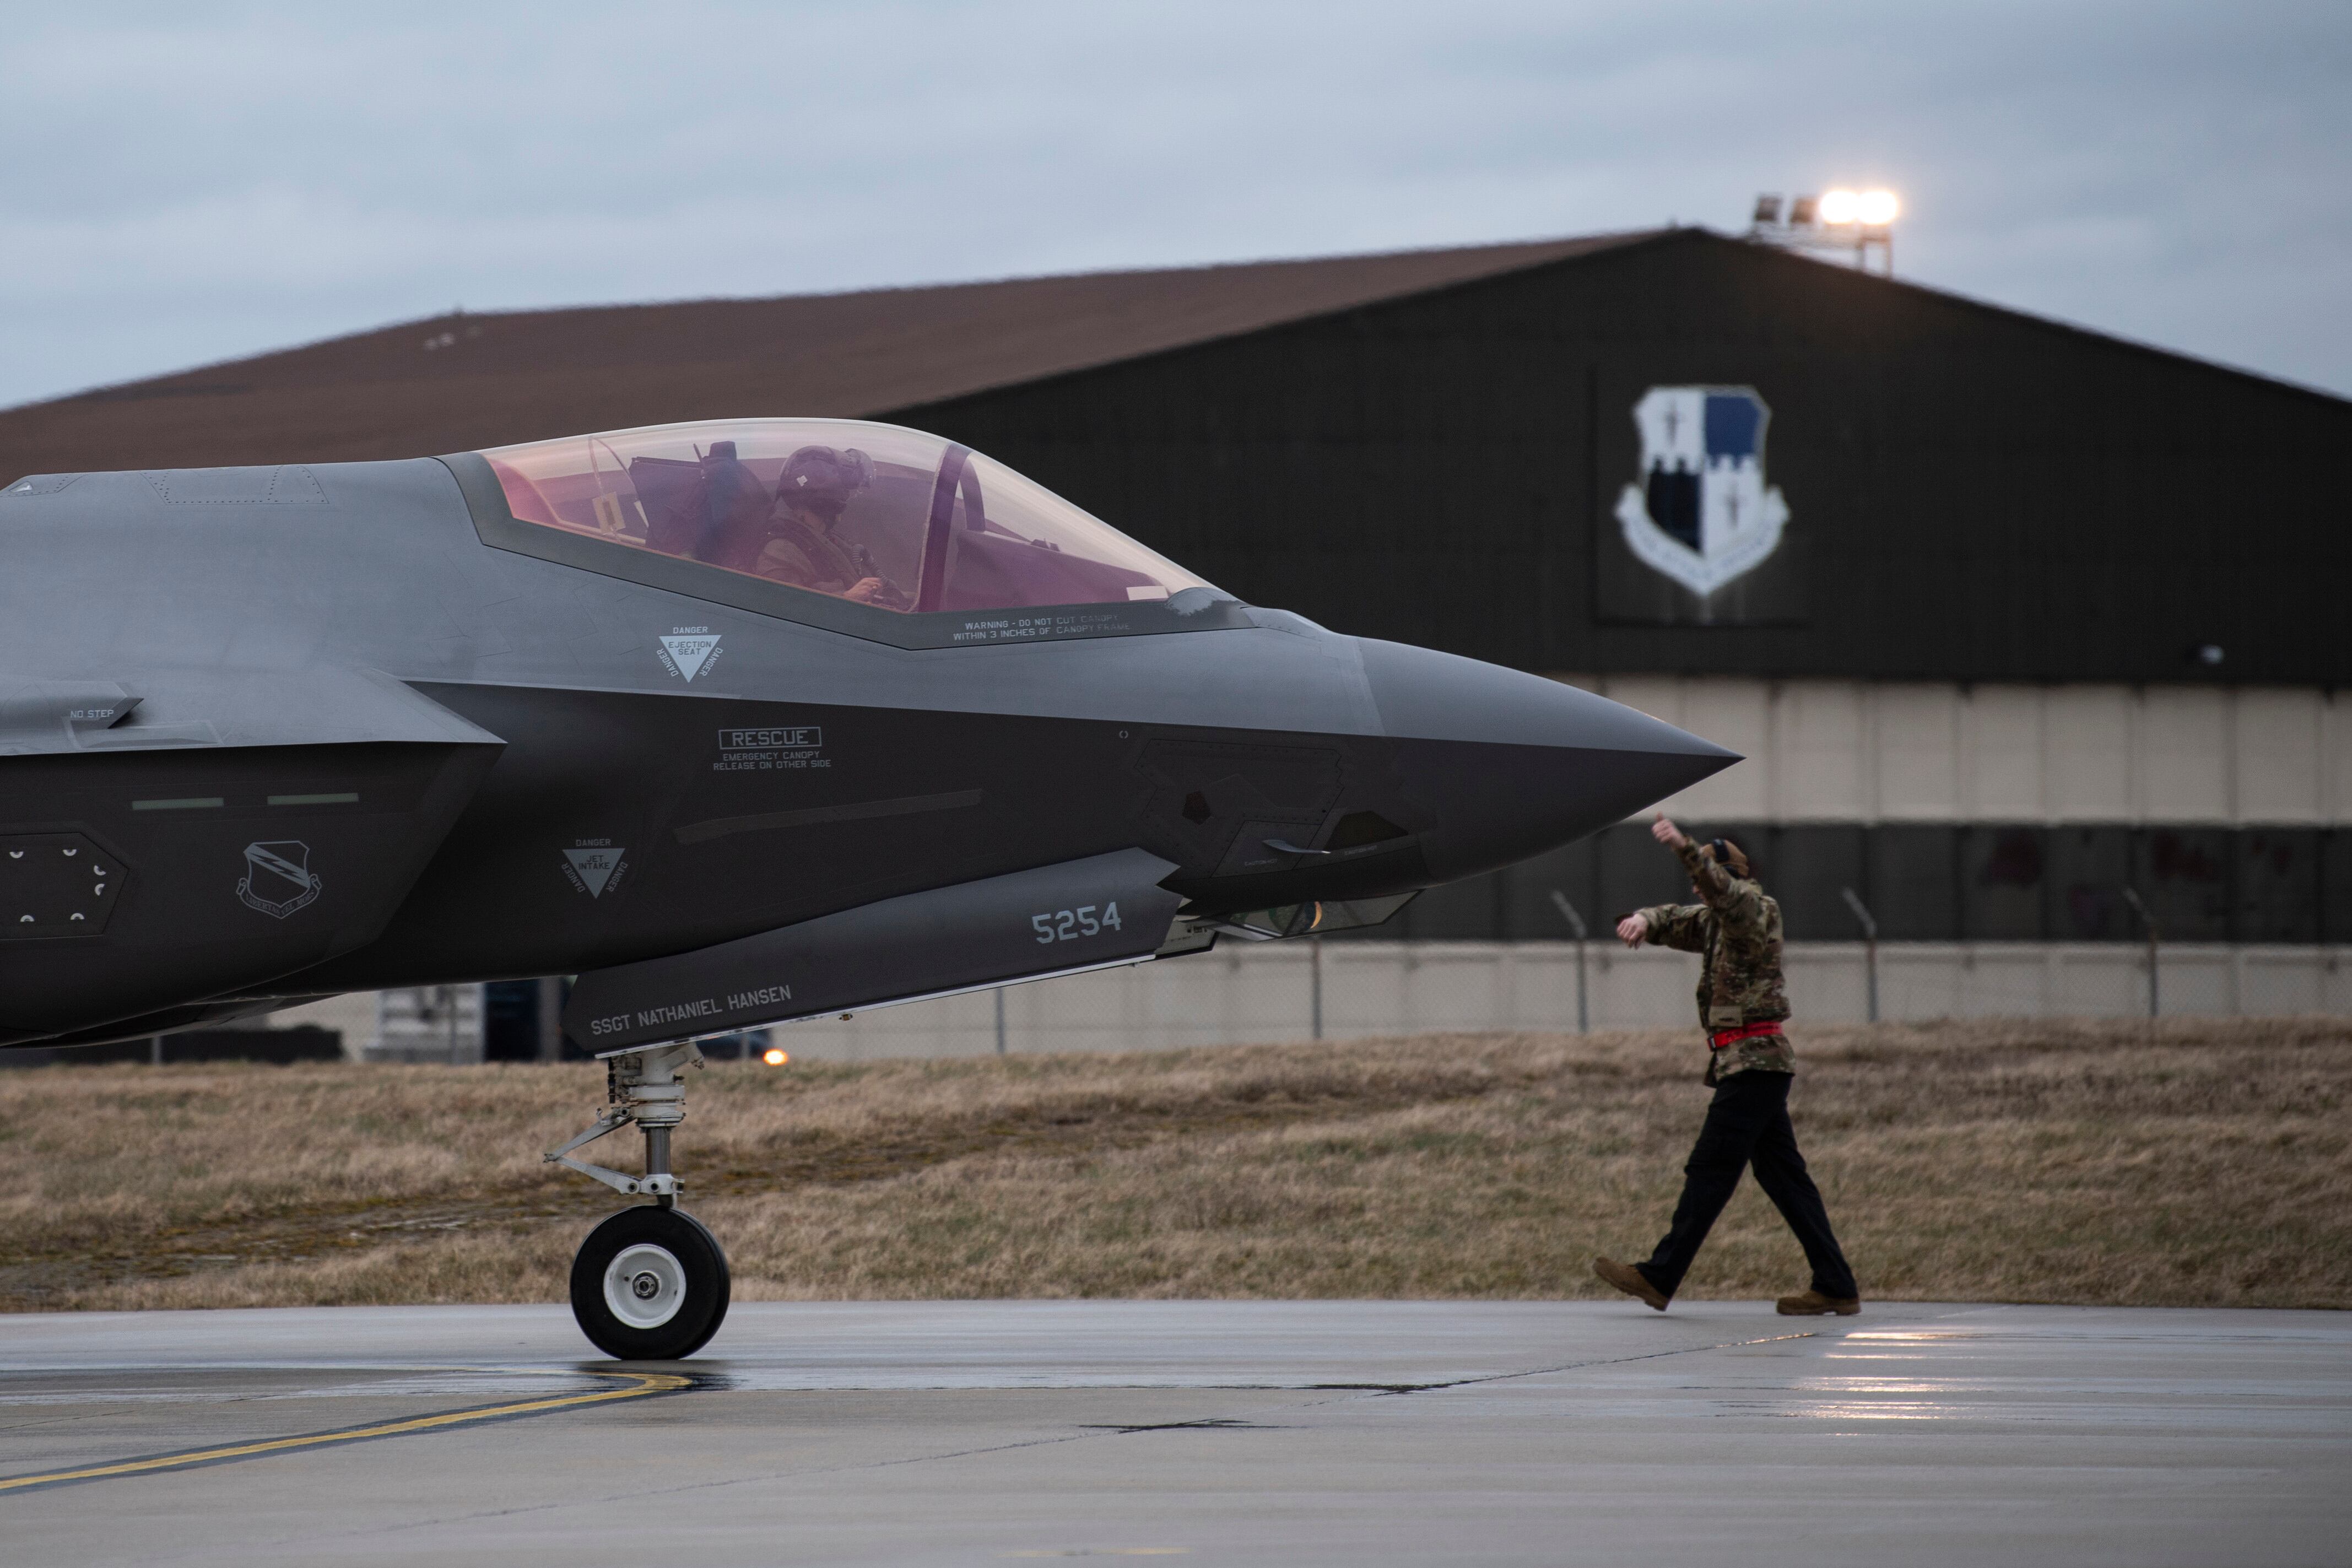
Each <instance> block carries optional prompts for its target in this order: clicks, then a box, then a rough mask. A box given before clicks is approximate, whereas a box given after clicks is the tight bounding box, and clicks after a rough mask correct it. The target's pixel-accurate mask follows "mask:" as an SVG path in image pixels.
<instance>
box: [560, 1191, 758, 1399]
mask: <svg viewBox="0 0 2352 1568" xmlns="http://www.w3.org/2000/svg"><path fill="white" fill-rule="evenodd" d="M729 1291H730V1281H729V1279H728V1274H727V1255H726V1253H724V1252H722V1251H720V1250H719V1243H718V1240H717V1239H716V1238H715V1237H712V1236H711V1234H710V1232H709V1231H708V1230H707V1229H705V1228H704V1227H703V1224H702V1222H701V1221H700V1220H698V1219H696V1218H695V1217H694V1216H693V1215H690V1214H688V1213H687V1212H686V1211H685V1210H684V1209H675V1208H667V1209H666V1208H654V1207H651V1206H647V1207H645V1208H630V1209H623V1210H622V1211H621V1212H620V1213H618V1214H616V1215H612V1216H611V1217H610V1218H608V1219H606V1220H605V1221H604V1223H603V1224H601V1225H599V1226H597V1227H596V1228H595V1229H594V1230H592V1231H590V1232H589V1233H588V1239H587V1240H586V1241H584V1242H583V1243H582V1244H581V1246H580V1252H579V1255H578V1256H577V1257H575V1258H572V1316H573V1317H574V1318H576V1319H578V1320H579V1322H580V1331H581V1332H582V1333H583V1334H586V1335H587V1336H588V1339H589V1342H590V1343H592V1344H593V1345H594V1346H595V1347H596V1348H597V1349H598V1350H600V1351H603V1352H604V1353H605V1354H606V1355H609V1356H615V1357H618V1358H619V1359H620V1360H622V1361H677V1360H681V1359H682V1358H684V1357H687V1356H690V1355H692V1354H693V1353H694V1352H697V1351H698V1350H700V1349H701V1348H702V1347H703V1346H704V1345H705V1344H707V1343H709V1341H710V1336H711V1335H713V1334H715V1333H717V1332H718V1331H719V1324H720V1323H721V1322H723V1321H726V1318H727V1301H728V1295H729Z"/></svg>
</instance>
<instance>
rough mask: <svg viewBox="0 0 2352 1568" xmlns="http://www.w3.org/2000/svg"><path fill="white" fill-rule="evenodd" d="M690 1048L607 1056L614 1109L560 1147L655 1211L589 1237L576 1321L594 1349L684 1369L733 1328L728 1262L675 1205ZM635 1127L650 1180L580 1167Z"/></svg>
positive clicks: (581, 1262) (559, 1155)
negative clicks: (586, 1151) (588, 1155)
mask: <svg viewBox="0 0 2352 1568" xmlns="http://www.w3.org/2000/svg"><path fill="white" fill-rule="evenodd" d="M701 1065H702V1053H701V1052H700V1051H698V1050H697V1049H695V1048H694V1047H693V1045H692V1044H690V1043H679V1044H676V1045H666V1046H640V1047H635V1048H634V1049H630V1050H625V1051H615V1052H614V1053H613V1054H612V1055H611V1056H608V1057H606V1058H604V1068H605V1085H606V1090H607V1094H608V1096H609V1100H610V1102H609V1103H608V1104H607V1105H606V1106H605V1107H604V1110H602V1111H601V1112H599V1113H598V1115H597V1117H596V1120H595V1122H594V1123H593V1125H591V1126H590V1127H589V1128H588V1130H587V1131H584V1132H583V1133H581V1134H580V1135H579V1136H578V1137H576V1138H574V1139H572V1141H571V1142H568V1143H565V1144H564V1145H562V1147H561V1148H557V1149H551V1150H550V1151H548V1153H547V1156H546V1158H547V1159H548V1160H549V1161H550V1162H551V1163H555V1164H558V1165H563V1166H566V1167H568V1168H570V1169H572V1170H574V1171H577V1172H579V1173H581V1174H582V1175H583V1176H589V1177H593V1179H594V1180H596V1181H599V1182H602V1183H604V1184H605V1185H606V1186H608V1187H611V1188H612V1189H613V1190H614V1191H615V1192H619V1193H625V1194H629V1195H630V1196H633V1197H634V1196H638V1195H643V1196H646V1197H650V1198H652V1199H653V1202H652V1203H651V1204H647V1205H640V1206H638V1207H635V1208H625V1209H623V1210H622V1211H621V1212H620V1213H618V1214H616V1215H612V1216H611V1217H609V1218H607V1219H606V1220H605V1221H604V1223H603V1224H601V1225H599V1226H597V1227H596V1228H595V1229H594V1230H593V1231H590V1232H589V1233H588V1239H587V1240H586V1241H584V1242H583V1243H581V1246H580V1251H579V1254H578V1255H577V1256H576V1257H574V1258H572V1317H574V1318H575V1319H577V1320H578V1321H579V1323H580V1331H581V1332H582V1333H583V1334H586V1335H587V1336H588V1338H589V1340H590V1342H593V1344H594V1345H595V1347H596V1348H597V1349H598V1350H600V1351H603V1352H604V1353H605V1354H607V1355H610V1356H615V1357H618V1358H619V1359H620V1360H622V1361H676V1360H678V1359H679V1358H681V1357H684V1356H689V1355H692V1354H693V1353H694V1352H696V1351H698V1350H700V1349H701V1348H702V1347H703V1346H704V1345H705V1344H707V1343H709V1340H710V1336H711V1335H713V1334H715V1333H717V1332H718V1331H719V1324H720V1323H721V1322H723V1321H726V1317H727V1299H728V1292H729V1288H730V1287H729V1279H728V1275H727V1255H726V1254H725V1253H724V1252H722V1251H720V1250H719V1243H718V1241H717V1240H716V1239H715V1238H714V1237H712V1236H711V1234H710V1232H709V1230H707V1229H705V1228H704V1227H703V1225H702V1222H701V1221H700V1220H698V1219H696V1218H695V1217H694V1216H693V1215H689V1214H688V1213H687V1212H686V1211H685V1210H684V1209H681V1208H679V1207H678V1206H677V1194H678V1188H679V1183H678V1180H677V1177H676V1176H675V1175H673V1174H672V1173H670V1168H669V1135H670V1131H671V1129H673V1128H675V1127H676V1126H677V1124H678V1123H679V1122H681V1121H685V1120H686V1085H685V1084H683V1083H681V1082H679V1081H678V1076H677V1075H678V1073H679V1072H680V1071H681V1070H682V1069H684V1068H688V1067H700V1066H701ZM632 1121H634V1122H635V1123H636V1124H637V1125H638V1126H639V1127H640V1128H641V1129H643V1130H644V1131H645V1135H646V1170H645V1174H644V1175H642V1176H632V1175H630V1174H628V1173H626V1172H624V1171H614V1170H609V1169H607V1168H606V1167H604V1166H603V1165H592V1164H590V1163H588V1162H587V1161H585V1160H575V1159H573V1158H572V1151H573V1150H574V1149H578V1148H580V1147H582V1146H583V1145H584V1144H588V1143H593V1142H595V1141H596V1140H597V1139H599V1138H602V1137H603V1136H604V1134H606V1133H607V1132H613V1131H618V1130H620V1129H621V1128H623V1127H625V1126H627V1125H628V1124H629V1123H630V1122H632Z"/></svg>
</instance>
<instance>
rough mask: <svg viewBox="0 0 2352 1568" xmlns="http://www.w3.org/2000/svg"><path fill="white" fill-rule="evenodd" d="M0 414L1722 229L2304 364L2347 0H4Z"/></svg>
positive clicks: (2275, 361) (2139, 333)
mask: <svg viewBox="0 0 2352 1568" xmlns="http://www.w3.org/2000/svg"><path fill="white" fill-rule="evenodd" d="M7 24H8V26H7V45H6V49H5V56H0V58H5V70H0V137H5V152H6V155H5V157H0V344H5V353H0V404H14V403H20V402H25V401H28V400H31V399H36V398H40V397H45V396H50V395H56V394H58V393H63V392H68V391H73V390H76V389H79V388H83V387H88V386H92V385H97V384H105V383H109V382H114V381H121V380H124V379H128V378H131V377H135V376H140V375H145V374H154V373H157V372H162V371H166V370H173V369H177V368H180V367H184V366H187V365H191V364H196V363H204V362H206V361H210V360H215V359H221V358H226V357H229V356H233V355H239V354H245V353H256V352H258V351H261V350H265V349H269V348H275V347H280V346H284V345H287V344H289V343H295V342H304V341H308V340H311V339H315V338H320V337H325V336H331V335H335V334H338V333H341V332H346V331H356V330H360V329H362V328H366V327H370V326H374V325H379V324H382V323H384V322H387V321H398V320H402V319H404V318H410V317H415V316H422V315H426V314H430V313H433V312H436V311H440V310H447V309H448V308H449V307H451V306H453V305H459V304H462V305H463V306H465V307H466V308H467V309H468V310H500V309H509V308H514V307H520V306H538V305H558V304H577V303H586V302H596V301H610V300H656V299H674V298H680V297H689V296H699V295H714V294H773V293H790V292H798V291H803V290H811V289H854V288H862V287H867V286H871V285H876V284H888V283H907V282H925V281H939V280H949V279H969V278H988V277H1003V276H1006V275H1013V274H1023V273H1039V272H1055V271H1066V270H1076V269H1088V268H1113V267H1139V266H1160V265H1167V264H1171V263H1186V262H1198V261H1212V260H1225V259H1235V258H1257V257H1268V256H1299V255H1311V254H1318V253H1329V252H1338V251H1350V250H1368V249H1386V248H1394V247H1409V246H1430V245H1455V244H1465V243H1474V242H1477V241H1484V240H1496V239H1509V238H1521V237H1537V236H1550V235H1561V234H1579V233H1586V232H1594V231H1600V230H1606V229H1620V228H1628V227H1642V226H1650V225H1654V224H1657V223H1661V222H1664V221H1665V220H1666V219H1668V218H1674V219H1678V220H1680V221H1682V222H1684V223H1701V224H1706V225H1708V226H1712V227H1715V228H1717V229H1723V230H1737V229H1738V228H1741V227H1743V226H1745V223H1746V221H1747V217H1748V210H1749V207H1750V205H1751V204H1752V203H1753V200H1754V198H1755V196H1756V195H1757V194H1758V193H1759V191H1786V190H1818V189H1822V188H1824V187H1827V186H1830V185H1832V184H1888V185H1891V186H1893V187H1895V189H1896V190H1898V191H1899V192H1900V193H1901V194H1902V195H1903V198H1904V200H1905V203H1906V213H1905V216H1904V217H1903V220H1902V222H1901V224H1900V226H1899V227H1898V230H1897V239H1896V255H1895V261H1896V265H1897V269H1898V271H1899V272H1900V273H1901V274H1903V275H1904V276H1906V277H1908V278H1911V279H1915V280H1917V281H1920V282H1925V283H1929V284H1933V285H1935V286H1937V287H1939V288H1946V289H1956V290H1958V291H1959V292H1962V293H1965V294H1969V295H1974V296H1976V297H1978V298H1980V299H1984V300H1992V301H1995V302H1998V303H2001V304H2005V305H2011V306H2014V307H2017V308H2020V309H2023V310H2033V311H2038V312H2042V313H2044V314H2047V315H2052V316H2056V317H2059V318H2062V319H2063V320H2066V321H2074V322H2078V323H2081V324H2084V325H2086V326H2091V327H2095V328H2098V329H2101V330H2104V331H2111V332H2116V333H2120V334H2122V335H2124V336H2126V337H2130V338H2136V339H2139V340H2142V341H2145V342H2152V343H2158V344H2160V345H2163V346H2165V347H2168V348H2173V349H2178V350H2181V351H2185V352H2187V353H2195V354H2200V355H2203V356H2206V357H2209V358H2211V359H2216V360H2221V361H2223V362H2225V363H2231V364H2235V365H2241V366H2244V367H2247V368H2250V369H2253V370H2258V371H2262V372H2264V373H2266V374H2272V375H2277V376H2283V377H2285V378H2288V379H2290V380H2294V381H2299V382H2303V383H2305V384H2311V385H2315V386H2320V387H2325V388H2327V389H2330V390H2332V391H2335V392H2337V393H2339V394H2352V4H2347V3H2346V0H2320V3H2314V4H2285V3H2280V4H2264V3H2262V0H2253V3H2244V0H2241V3H2239V4H2235V5H2221V4H2217V3H2213V0H2206V3H2203V4H2197V5H2171V4H2162V3H2156V0H2130V3H2126V4H2108V3H2098V4H2090V3H2084V4H2069V3H2067V0H2031V3H2026V4H2014V5H2010V4H2001V5H1966V4H1962V5H1934V6H1930V5H1886V4H1884V3H1848V4H1822V5H1780V6H1777V7H1775V6H1766V5H1665V4H1645V5H1629V4H1614V5H1591V4H1583V3H1580V0H1548V3H1543V4H1523V3H1520V0H1444V3H1442V4H1431V3H1429V0H1417V3H1414V4H1410V5H1391V4H1386V3H1383V0H1344V3H1319V0H1318V3H1312V4H1308V3H1300V4H1285V3H1283V0H1256V3H1255V4H1247V5H1228V4H1223V3H1213V0H1185V3H1183V4H1172V5H1122V4H1118V3H1115V0H1026V3H998V4H990V5H956V4H922V3H913V0H909V3H900V4H890V3H876V0H865V3H861V4H856V5H847V4H844V5H730V4H719V3H710V4H694V3H691V0H667V3H666V4H663V5H601V4H595V3H593V0H571V3H568V4H564V5H543V6H542V5H499V4H496V3H495V0H476V3H472V4H465V5H441V4H435V3H428V0H403V3H402V4H400V5H376V6H366V7H362V6H357V5H337V6H323V5H315V4H313V5H202V4H188V3H186V0H181V3H178V4H172V5H152V6H151V5H105V4H100V3H89V0H84V3H82V4H78V5H31V4H22V5H11V6H9V7H8V8H7Z"/></svg>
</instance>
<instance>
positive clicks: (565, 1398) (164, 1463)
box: [0, 1368, 694, 1492]
mask: <svg viewBox="0 0 2352 1568" xmlns="http://www.w3.org/2000/svg"><path fill="white" fill-rule="evenodd" d="M582 1371H583V1373H584V1375H586V1376H589V1377H611V1378H625V1379H627V1380H628V1382H629V1386H628V1387H626V1388H603V1389H598V1390H597V1391H596V1392H595V1393H593V1394H558V1395H555V1396H554V1397H552V1398H547V1399H523V1400H517V1401H516V1402H514V1403H513V1404H510V1405H481V1406H479V1407H478V1408H475V1409H470V1410H445V1411H442V1412H440V1413H439V1414H437V1415H412V1416H410V1417H408V1418H407V1419H406V1420H404V1421H380V1422H377V1423H376V1424H374V1425H373V1426H344V1427H339V1428H337V1429H336V1430H334V1431H331V1432H306V1433H303V1434H302V1435H300V1436H294V1437H265V1438H262V1439H261V1440H259V1441H257V1442H252V1443H231V1444H226V1445H225V1446H223V1447H217V1448H191V1449H188V1450H186V1451H185V1452H183V1453H177V1454H157V1455H155V1456H153V1457H152V1458H144V1459H123V1460H120V1461H118V1462H117V1463H114V1464H110V1465H89V1466H85V1467H83V1468H80V1469H76V1470H45V1471H43V1472H42V1473H40V1474H39V1475H33V1476H5V1477H0V1492H9V1491H23V1490H25V1489H28V1488H31V1487H48V1486H58V1485H60V1484H63V1483H65V1482H68V1481H99V1480H106V1479H110V1478H111V1477H115V1476H139V1475H152V1474H153V1473H154V1472H156V1471H158V1470H176V1469H182V1468H186V1467H188V1466H192V1465H218V1464H224V1463H226V1462H228V1461H230V1460H234V1459H255V1458H261V1457H263V1456H264V1455H268V1454H284V1453H290V1452H292V1451H294V1450H295V1449H298V1448H320V1447H329V1446H331V1445H332V1444H336V1443H364V1442H368V1441H370V1440H372V1439H373V1438H377V1437H403V1436H407V1435H408V1434H409V1433H412V1432H433V1431H438V1430H441V1429H443V1428H446V1427H450V1426H469V1425H472V1424H473V1423H475V1422H479V1421H505V1420H511V1419H513V1418H514V1417H516V1416H520V1415H546V1414H547V1413H549V1412H551V1411H555V1410H576V1409H579V1408H580V1407H582V1406H583V1405H611V1404H614V1403H615V1402H617V1401H620V1400H624V1399H643V1398H645V1397H646V1395H647V1394H675V1393H677V1391H678V1390H680V1389H683V1388H691V1387H693V1386H694V1379H692V1378H690V1377H681V1376H679V1375H677V1373H667V1372H599V1371H595V1370H593V1369H591V1368H583V1369H582Z"/></svg>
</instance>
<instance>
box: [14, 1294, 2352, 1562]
mask: <svg viewBox="0 0 2352 1568" xmlns="http://www.w3.org/2000/svg"><path fill="white" fill-rule="evenodd" d="M1087 1556H1101V1557H1123V1556H1136V1557H1145V1556H1150V1557H1167V1558H1171V1559H1177V1560H1192V1561H1198V1562H1202V1563H1366V1562H1400V1563H1588V1562H1589V1563H1609V1564H1625V1563H1666V1564H1708V1563H1739V1564H1741V1565H1743V1568H1769V1565H1772V1564H1783V1563H1785V1564H1792V1565H1794V1564H1803V1565H1806V1568H1817V1565H1820V1564H1823V1563H1831V1564H1845V1563H1853V1564H1864V1563H1867V1564H1872V1565H1874V1568H1875V1565H1878V1564H1887V1563H1902V1564H1944V1563H1951V1564H1968V1565H1969V1568H1979V1565H1981V1564H1983V1563H2067V1564H2101V1563H2115V1564H2130V1565H2132V1568H2147V1565H2153V1564H2166V1563H2183V1564H2210V1563H2282V1564H2315V1563H2346V1562H2352V1315H2347V1314H2342V1313H2327V1312H2256V1311H2158V1310H2107V1309H2088V1308H2050V1307H1971V1306H1937V1305H1908V1304H1904V1305H1888V1304H1880V1303H1871V1304H1870V1305H1869V1306H1867V1307H1866V1308H1865V1310H1864V1315H1863V1316H1861V1317H1858V1318H1843V1319H1806V1320H1795V1319H1787V1318H1780V1317H1776V1316H1774V1315H1773V1313H1772V1310H1771V1308H1770V1306H1769V1303H1767V1304H1756V1303H1732V1302H1689V1303H1681V1304H1677V1305H1676V1306H1675V1309H1674V1310H1673V1311H1672V1312H1670V1313H1668V1314H1666V1315H1665V1316H1663V1317H1661V1316H1659V1315H1657V1314H1655V1313H1653V1312H1651V1311H1649V1310H1646V1309H1644V1308H1643V1307H1641V1306H1639V1305H1638V1304H1635V1303H1632V1302H1626V1303H1623V1304H1620V1303H1616V1302H1607V1303H1601V1302H1568V1303H1551V1302H1320V1301H1318V1302H1130V1301H1045V1302H1038V1301H984V1302H890V1303H879V1304H859V1303H805V1304H803V1303H794V1304H754V1305H741V1306H738V1307H737V1308H736V1309H735V1310H734V1311H733V1313H732V1314H731V1315H730V1317H729V1319H728V1321H727V1325H726V1327H725V1329H724V1330H723V1331H721V1332H720V1334H719V1338H718V1339H717V1340H716V1341H714V1342H713V1343H712V1345H711V1347H710V1349H709V1352H706V1353H705V1354H704V1355H702V1356H699V1357H697V1358H695V1359H694V1360H692V1361H689V1362H683V1363H663V1364H661V1365H658V1366H654V1365H645V1366H630V1367H625V1366H622V1365H620V1364H619V1363H611V1362H605V1361H601V1360H598V1359H595V1358H594V1357H593V1356H592V1355H590V1354H588V1353H586V1345H585V1343H584V1342H583V1341H582V1340H581V1339H580V1338H579V1336H578V1333H577V1331H575V1330H574V1328H573V1327H572V1321H571V1318H570V1314H569V1312H568V1311H566V1310H564V1309H562V1308H558V1307H508V1308H467V1307H446V1308H383V1309H365V1308H353V1309H322V1310H277V1311H228V1312H176V1313H165V1312H149V1313H88V1314H62V1313H61V1314H55V1315H42V1316H24V1317H11V1318H6V1319H0V1558H5V1561H6V1562H8V1563H26V1564H34V1563H39V1564H65V1563H73V1564H79V1563H241V1564H242V1563H334V1564H342V1563H354V1564H357V1563H439V1564H448V1563H465V1564H467V1565H469V1568H471V1565H476V1564H483V1563H497V1564H508V1563H513V1564H541V1563H544V1564H551V1565H552V1564H559V1563H561V1564H567V1565H570V1564H604V1563H627V1564H631V1565H633V1568H660V1565H662V1564H667V1563H679V1564H685V1565H691V1568H727V1565H732V1564H739V1563H740V1564H761V1565H766V1564H780V1563H925V1564H929V1563H998V1562H1004V1561H1017V1560H1023V1559H1029V1560H1035V1559H1043V1558H1060V1557H1087Z"/></svg>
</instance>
